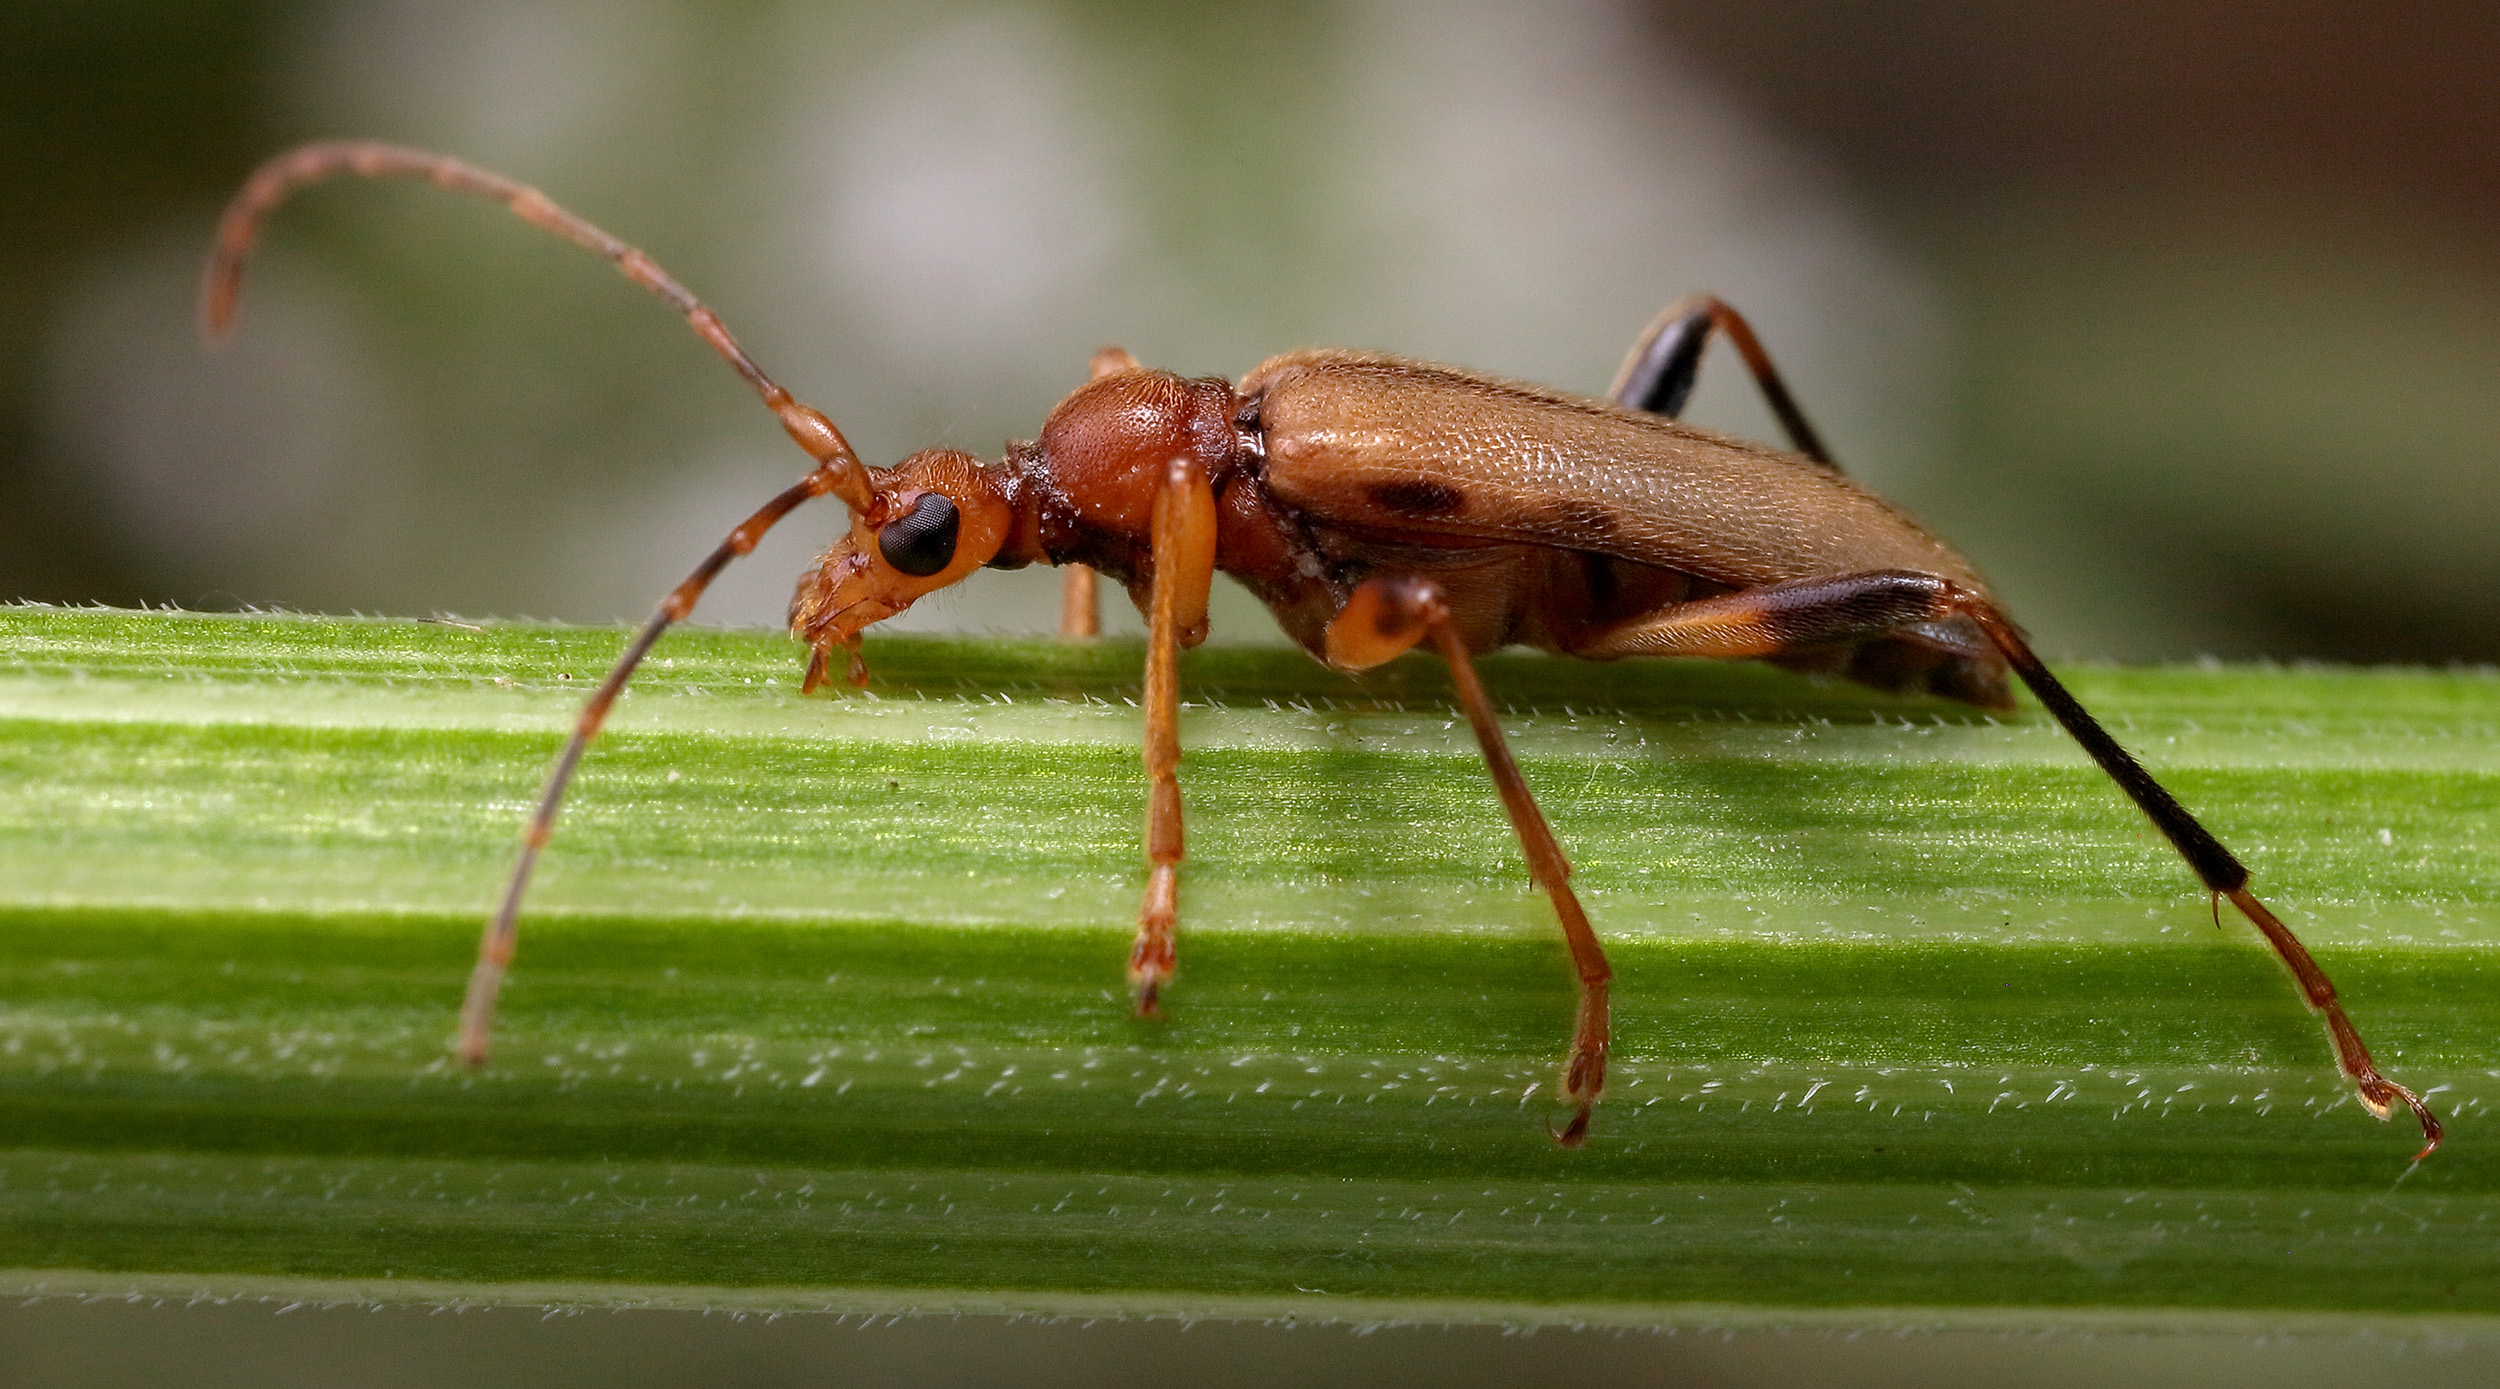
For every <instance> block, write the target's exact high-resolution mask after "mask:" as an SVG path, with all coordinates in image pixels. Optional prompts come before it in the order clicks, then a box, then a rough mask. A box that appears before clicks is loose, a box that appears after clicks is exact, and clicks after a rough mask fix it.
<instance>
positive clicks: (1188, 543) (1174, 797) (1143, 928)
mask: <svg viewBox="0 0 2500 1389" xmlns="http://www.w3.org/2000/svg"><path fill="white" fill-rule="evenodd" d="M1153 525H1154V576H1153V580H1152V583H1153V597H1152V598H1151V599H1150V600H1149V601H1150V603H1151V608H1150V610H1149V612H1148V613H1147V617H1146V690H1145V700H1144V703H1145V706H1146V781H1147V786H1146V865H1147V877H1146V900H1145V904H1144V905H1143V906H1142V907H1140V908H1139V909H1138V913H1137V944H1136V945H1135V947H1134V948H1132V949H1131V950H1130V951H1129V958H1128V977H1129V984H1130V986H1131V987H1132V988H1134V989H1135V990H1136V996H1137V1016H1139V1017H1141V1018H1150V1017H1153V1016H1154V1015H1155V1011H1156V1003H1157V1000H1158V999H1160V998H1161V997H1162V994H1163V986H1164V985H1165V984H1166V983H1167V982H1169V981H1170V979H1171V978H1172V968H1173V957H1174V950H1173V943H1172V927H1173V923H1174V921H1175V919H1176V918H1177V916H1178V914H1179V906H1180V868H1181V854H1182V843H1181V785H1180V777H1179V772H1180V764H1181V741H1180V730H1181V703H1180V654H1181V647H1182V646H1183V645H1184V644H1185V642H1186V641H1187V639H1188V634H1190V633H1194V632H1203V631H1204V630H1205V628H1206V621H1207V594H1208V590H1209V589H1210V588H1212V587H1213V585H1214V583H1215V494H1214V492H1213V490H1212V489H1211V488H1209V487H1208V485H1207V479H1206V474H1204V473H1203V472H1200V471H1199V469H1198V467H1197V464H1196V463H1195V462H1194V461H1193V460H1192V459H1190V458H1189V457H1188V456H1186V455H1183V456H1181V457H1178V458H1175V459H1173V460H1172V461H1171V464H1170V465H1169V467H1168V469H1167V471H1166V472H1165V474H1164V482H1163V487H1162V489H1161V490H1160V491H1158V492H1157V493H1156V494H1155V504H1154V521H1153Z"/></svg>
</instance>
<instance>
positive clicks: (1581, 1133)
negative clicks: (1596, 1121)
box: [1545, 1100, 1596, 1148]
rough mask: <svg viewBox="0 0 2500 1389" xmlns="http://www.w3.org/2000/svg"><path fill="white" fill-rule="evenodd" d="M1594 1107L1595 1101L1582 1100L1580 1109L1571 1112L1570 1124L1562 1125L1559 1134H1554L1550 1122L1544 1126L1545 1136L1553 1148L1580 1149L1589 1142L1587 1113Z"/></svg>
mask: <svg viewBox="0 0 2500 1389" xmlns="http://www.w3.org/2000/svg"><path fill="white" fill-rule="evenodd" d="M1595 1107H1596V1101H1594V1100H1582V1101H1581V1102H1580V1107H1579V1108H1578V1109H1577V1110H1574V1111H1573V1112H1572V1115H1571V1122H1570V1123H1568V1124H1565V1125H1563V1126H1562V1131H1561V1132H1559V1133H1557V1132H1555V1131H1554V1126H1553V1124H1551V1123H1550V1122H1549V1123H1548V1124H1546V1126H1545V1133H1546V1136H1547V1137H1549V1138H1551V1139H1553V1140H1554V1146H1556V1147H1558V1148H1577V1147H1581V1146H1582V1145H1584V1144H1586V1143H1587V1142H1588V1141H1589V1111H1590V1110H1591V1109H1593V1108H1595Z"/></svg>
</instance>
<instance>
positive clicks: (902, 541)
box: [877, 492, 962, 579]
mask: <svg viewBox="0 0 2500 1389" xmlns="http://www.w3.org/2000/svg"><path fill="white" fill-rule="evenodd" d="M961 527H962V518H961V517H959V516H957V515H956V514H955V504H954V503H953V502H950V501H948V500H947V499H946V497H945V495H944V494H943V493H938V492H923V493H921V494H920V500H918V501H916V502H913V503H912V504H911V510H909V511H907V512H904V513H903V514H902V515H900V516H897V517H895V518H894V519H893V520H891V521H888V522H886V523H885V529H883V530H881V531H878V532H877V553H878V554H881V555H883V556H885V562H886V563H888V564H890V565H893V566H894V567H895V568H897V569H900V570H902V571H903V572H904V573H906V574H909V575H911V576H912V577H913V578H915V579H925V578H927V577H929V576H930V575H931V574H934V573H936V572H938V571H939V570H941V569H944V568H945V567H946V566H947V565H948V564H950V563H952V562H954V558H955V532H956V531H957V530H959V529H961Z"/></svg>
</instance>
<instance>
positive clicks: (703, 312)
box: [200, 140, 875, 512]
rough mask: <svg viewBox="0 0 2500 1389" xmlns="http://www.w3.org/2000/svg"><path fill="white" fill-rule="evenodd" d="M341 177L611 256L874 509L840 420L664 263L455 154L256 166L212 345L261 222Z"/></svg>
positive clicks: (216, 307)
mask: <svg viewBox="0 0 2500 1389" xmlns="http://www.w3.org/2000/svg"><path fill="white" fill-rule="evenodd" d="M341 174H355V175H358V176H359V177H362V178H421V179H424V180H426V181H427V182H429V183H431V184H433V185H434V186H435V187H437V188H445V189H449V190H450V191H452V192H454V193H465V194H467V195H469V196H470V197H474V198H485V199H487V200H488V201H490V202H499V203H502V204H503V205H504V206H505V207H507V208H509V209H511V211H512V213H513V214H514V215H515V216H517V217H519V218H520V219H521V220H522V221H524V222H527V223H529V224H530V225H531V226H533V227H537V228H538V229H539V230H541V231H546V232H552V233H554V234H555V235H557V236H560V237H563V238H564V239H565V240H567V241H570V242H572V243H573V244H574V245H576V246H579V247H581V248H582V249H584V250H586V251H589V252H591V253H592V254H594V255H598V256H603V257H605V258H606V259H607V260H608V261H609V262H610V263H611V264H613V265H614V266H615V267H616V268H617V270H618V271H619V272H620V273H622V274H623V275H624V276H625V278H626V279H629V280H631V281H633V282H634V283H635V284H638V285H640V286H642V287H643V288H644V289H647V290H649V291H651V292H652V293H653V294H656V295H658V296H659V297H660V298H662V299H664V300H666V301H668V304H669V306H670V307H671V308H674V309H676V310H677V311H678V312H679V313H681V314H684V315H685V316H686V322H687V323H688V324H689V325H691V326H692V327H693V328H694V331H695V334H696V335H697V336H698V337H700V338H702V339H703V340H704V341H705V342H707V343H710V344H711V345H712V350H713V351H714V352H717V353H719V354H720V356H721V360H723V361H725V362H727V363H729V365H730V368H731V369H732V370H734V371H736V372H737V373H738V375H739V376H741V377H743V378H745V380H746V383H747V384H748V385H750V386H752V387H754V388H755V393H756V394H757V395H760V396H762V397H763V398H764V404H765V406H766V407H767V408H769V409H770V410H771V411H772V412H773V413H774V414H775V415H776V416H778V417H780V420H781V427H782V428H783V429H784V430H787V431H788V432H789V435H790V437H791V439H793V440H794V441H796V442H797V444H798V446H799V447H800V448H802V449H804V450H806V451H807V456H808V457H810V458H813V459H815V460H816V464H817V467H818V469H819V470H820V471H830V473H831V474H832V482H831V484H830V485H829V486H828V487H827V488H826V489H825V490H826V491H829V492H831V493H832V494H833V495H835V496H837V497H840V498H841V499H842V500H843V501H845V502H848V503H849V504H850V507H851V509H852V510H853V511H863V512H864V511H866V510H868V508H869V502H870V498H871V497H872V496H873V495H874V491H875V489H874V488H873V487H871V486H870V484H869V480H868V470H867V469H866V468H865V467H864V466H862V465H861V463H860V461H859V455H858V454H856V453H853V452H852V451H851V445H850V441H849V440H846V439H844V438H843V437H842V431H841V430H839V429H836V428H834V426H833V421H831V420H829V419H827V418H825V416H824V414H823V413H822V412H821V411H818V410H817V409H815V408H814V407H812V406H809V405H805V404H802V403H801V402H799V401H798V400H796V399H794V398H793V397H792V396H791V394H790V393H789V392H788V391H785V390H783V389H782V388H781V386H780V385H779V384H778V383H776V382H775V381H774V380H773V379H772V378H771V377H770V376H767V375H765V374H764V369H763V368H762V367H760V366H757V365H756V364H755V359H754V358H752V357H750V356H748V355H747V352H746V349H745V348H743V347H741V346H739V345H738V340H737V339H736V338H735V337H732V336H731V335H730V332H729V329H728V327H727V326H726V325H724V324H723V323H722V322H721V320H720V315H718V314H716V313H714V312H712V310H711V308H710V307H709V306H707V305H706V304H705V303H704V302H703V301H702V300H700V299H697V298H695V297H694V295H693V294H692V293H691V292H689V291H688V290H687V289H686V287H685V286H684V285H681V284H679V283H677V281H676V279H675V278H673V277H672V276H670V274H669V273H668V272H667V271H665V270H662V269H661V268H660V266H659V263H658V262H656V261H654V260H652V259H651V258H650V257H649V256H647V255H644V254H643V253H642V252H641V251H640V250H639V249H637V248H635V247H633V246H631V245H628V244H627V243H625V242H623V241H620V240H618V239H617V238H615V237H613V236H610V235H609V234H608V233H606V232H604V231H601V230H600V229H599V228H598V227H595V226H593V225H591V224H590V223H589V222H586V221H584V220H582V219H581V218H579V217H576V216H574V215H573V214H572V213H571V212H568V211H566V210H565V209H563V208H561V207H559V206H557V205H556V203H555V201H554V200H553V199H551V198H549V197H548V196H547V195H546V194H544V193H541V192H539V191H538V190H537V189H535V188H532V187H530V186H529V185H527V184H523V183H516V182H514V181H513V180H511V179H508V178H505V177H504V176H503V175H501V174H498V173H494V172H492V171H490V170H486V169H481V168H478V167H477V166H476V165H474V164H470V163H466V162H464V161H462V160H458V159H454V158H452V157H451V156H449V155H443V154H435V153H432V152H430V151H427V150H421V149H411V148H409V147H408V146H406V145H392V144H384V143H382V142H380V141H376V140H326V141H322V142H320V143H317V144H310V145H299V146H297V147H296V148H294V149H291V150H289V151H287V152H286V153H284V154H281V155H279V156H277V157H276V158H274V159H271V160H270V161H268V162H267V163H265V164H263V165H261V166H260V167H259V168H257V169H255V170H253V171H252V176H251V177H250V178H249V179H247V180H245V182H244V184H243V189H242V191H241V192H239V193H237V194H235V195H234V201H232V202H230V203H228V204H226V212H225V215H224V216H223V217H221V218H220V219H218V223H217V245H216V249H215V250H213V251H211V252H210V254H209V258H208V271H207V274H206V275H205V276H204V277H203V278H202V281H201V284H200V331H201V333H202V335H203V336H205V337H206V338H207V339H208V340H209V341H210V342H222V341H224V340H225V338H226V335H227V334H228V333H230V332H232V331H233V329H234V310H235V304H236V302H237V300H238V299H240V298H241V296H242V293H243V267H244V265H245V263H246V262H248V261H249V260H250V259H251V255H252V247H253V246H254V245H255V244H257V243H258V242H259V240H260V225H261V223H262V222H263V221H265V220H267V218H268V216H269V214H270V213H271V212H273V211H275V210H276V209H277V207H278V205H279V204H280V203H283V202H285V201H286V200H287V198H288V197H289V196H291V195H292V194H293V193H294V192H295V190H297V189H299V188H302V187H305V186H306V185H309V184H314V183H319V182H322V181H323V180H325V179H331V178H336V177H337V176H339V175H341Z"/></svg>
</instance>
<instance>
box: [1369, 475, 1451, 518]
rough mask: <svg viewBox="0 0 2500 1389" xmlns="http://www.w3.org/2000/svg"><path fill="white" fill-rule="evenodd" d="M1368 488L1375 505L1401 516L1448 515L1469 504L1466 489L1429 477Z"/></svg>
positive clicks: (1407, 479)
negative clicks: (1462, 489)
mask: <svg viewBox="0 0 2500 1389" xmlns="http://www.w3.org/2000/svg"><path fill="white" fill-rule="evenodd" d="M1365 491H1366V492H1367V493H1368V494H1369V495H1370V497H1371V499H1372V505H1374V506H1377V507H1379V508H1380V509H1382V510H1383V511H1394V512H1396V513H1398V514H1399V515H1401V516H1447V515H1449V514H1450V513H1451V512H1453V511H1458V510H1461V509H1463V508H1464V507H1465V506H1466V505H1467V494H1466V493H1465V492H1462V491H1460V490H1459V489H1457V488H1455V487H1452V486H1450V485H1449V484H1448V483H1446V482H1434V481H1433V480H1432V479H1430V478H1420V477H1419V478H1405V479H1402V480H1400V481H1397V482H1375V483H1373V484H1372V485H1371V486H1370V487H1369V488H1367V489H1365Z"/></svg>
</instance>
